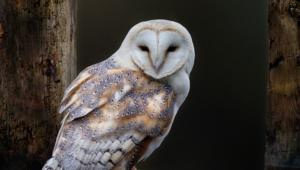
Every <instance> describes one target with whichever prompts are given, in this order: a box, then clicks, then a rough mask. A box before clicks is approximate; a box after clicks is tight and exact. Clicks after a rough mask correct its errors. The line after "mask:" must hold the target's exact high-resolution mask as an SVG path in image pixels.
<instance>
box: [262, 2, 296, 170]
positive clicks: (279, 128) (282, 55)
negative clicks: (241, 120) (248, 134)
mask: <svg viewBox="0 0 300 170" xmlns="http://www.w3.org/2000/svg"><path fill="white" fill-rule="evenodd" d="M292 3H296V6H294V5H295V4H292ZM299 5H300V4H299ZM297 6H298V2H297V1H296V0H291V1H289V0H285V1H277V0H269V11H268V33H269V37H268V38H269V59H270V64H269V85H268V111H267V122H266V151H265V169H266V170H273V169H276V170H283V169H300V96H299V94H300V62H298V63H297V61H298V60H299V59H300V58H298V57H297V56H298V55H299V54H300V34H299V31H300V27H299V25H297V22H298V21H297V20H298V18H297V15H298V14H297V11H299V9H298V7H297ZM290 8H292V9H290ZM299 19H300V18H299ZM298 24H300V22H299V23H298ZM299 61H300V60H299Z"/></svg>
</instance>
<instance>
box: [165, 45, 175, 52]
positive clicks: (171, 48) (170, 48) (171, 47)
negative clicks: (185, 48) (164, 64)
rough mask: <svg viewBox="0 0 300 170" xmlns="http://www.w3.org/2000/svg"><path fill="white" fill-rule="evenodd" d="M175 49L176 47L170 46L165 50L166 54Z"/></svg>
mask: <svg viewBox="0 0 300 170" xmlns="http://www.w3.org/2000/svg"><path fill="white" fill-rule="evenodd" d="M176 49H177V46H170V47H169V48H168V50H167V52H173V51H175V50H176Z"/></svg>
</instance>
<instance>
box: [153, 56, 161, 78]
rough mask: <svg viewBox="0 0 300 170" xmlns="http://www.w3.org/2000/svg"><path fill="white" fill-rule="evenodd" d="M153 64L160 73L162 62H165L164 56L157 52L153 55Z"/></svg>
mask: <svg viewBox="0 0 300 170" xmlns="http://www.w3.org/2000/svg"><path fill="white" fill-rule="evenodd" d="M151 61H152V65H153V67H154V69H155V71H156V74H158V72H159V70H160V68H161V66H162V64H163V57H160V56H158V55H157V54H154V55H152V56H151Z"/></svg>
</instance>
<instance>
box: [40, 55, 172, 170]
mask: <svg viewBox="0 0 300 170" xmlns="http://www.w3.org/2000/svg"><path fill="white" fill-rule="evenodd" d="M175 99H176V96H175V94H174V92H173V90H172V88H171V86H169V85H165V84H162V83H160V82H158V81H155V80H154V79H152V78H150V77H148V76H146V75H145V74H143V73H142V72H138V71H132V70H128V69H121V68H118V66H117V65H116V64H115V63H114V61H113V60H112V59H107V60H106V61H104V62H101V63H98V64H95V65H92V66H90V67H88V68H87V69H85V70H84V71H83V72H81V73H80V74H79V76H78V77H77V78H76V79H75V80H74V81H73V83H72V84H71V85H70V87H69V88H68V89H67V90H66V93H65V96H64V98H63V100H62V106H61V110H60V112H65V113H66V116H65V118H64V120H63V122H62V127H61V129H60V132H59V134H58V137H57V141H56V144H55V147H54V151H53V156H52V158H51V159H50V160H49V161H48V164H46V165H45V166H44V169H65V170H76V169H107V170H109V169H114V170H119V169H120V170H121V169H122V170H123V169H126V170H131V169H132V168H133V166H134V165H135V163H136V162H137V161H138V160H139V159H140V158H141V156H142V155H143V154H144V153H145V151H146V150H147V146H148V145H149V144H150V143H151V142H153V141H155V140H160V138H162V137H163V135H164V134H165V133H166V132H167V131H168V129H169V128H170V125H171V123H172V118H173V116H174V104H175ZM51 161H52V162H55V163H54V164H55V165H56V166H55V167H52V166H51V165H53V164H50V163H49V162H51Z"/></svg>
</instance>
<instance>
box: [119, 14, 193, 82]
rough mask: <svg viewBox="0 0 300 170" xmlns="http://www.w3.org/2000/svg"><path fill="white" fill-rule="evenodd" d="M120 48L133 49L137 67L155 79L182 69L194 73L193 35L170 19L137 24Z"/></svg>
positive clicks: (131, 53) (132, 56)
mask: <svg viewBox="0 0 300 170" xmlns="http://www.w3.org/2000/svg"><path fill="white" fill-rule="evenodd" d="M120 49H127V50H129V51H130V55H131V60H132V61H133V62H134V64H135V65H137V66H138V67H139V68H140V69H141V70H142V71H143V72H144V73H145V74H147V75H149V76H151V77H152V78H154V79H163V78H165V77H167V76H170V75H172V74H173V73H175V72H176V71H178V70H180V69H184V71H185V72H186V73H187V74H190V72H191V69H192V67H193V63H194V57H195V53H194V46H193V42H192V38H191V36H190V34H189V32H188V31H187V30H186V29H185V28H184V27H183V26H182V25H180V24H179V23H176V22H173V21H168V20H151V21H146V22H141V23H139V24H137V25H135V26H134V27H133V28H131V29H130V31H129V33H128V34H127V36H126V38H125V39H124V41H123V43H122V45H121V48H120Z"/></svg>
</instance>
